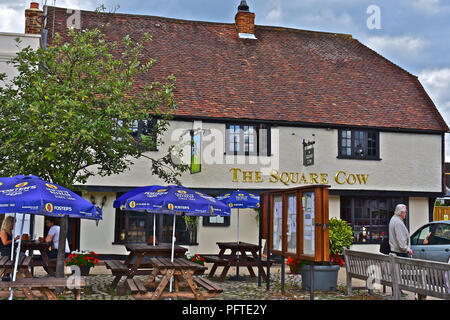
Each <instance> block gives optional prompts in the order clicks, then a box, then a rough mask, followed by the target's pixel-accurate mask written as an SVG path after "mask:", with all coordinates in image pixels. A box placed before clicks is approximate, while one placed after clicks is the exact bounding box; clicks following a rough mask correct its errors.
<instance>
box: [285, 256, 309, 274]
mask: <svg viewBox="0 0 450 320" xmlns="http://www.w3.org/2000/svg"><path fill="white" fill-rule="evenodd" d="M307 264H309V261H307V260H303V259H298V258H293V257H289V258H288V260H287V262H286V265H287V266H289V269H290V270H291V273H292V274H299V273H300V270H301V268H302V267H303V266H305V265H307Z"/></svg>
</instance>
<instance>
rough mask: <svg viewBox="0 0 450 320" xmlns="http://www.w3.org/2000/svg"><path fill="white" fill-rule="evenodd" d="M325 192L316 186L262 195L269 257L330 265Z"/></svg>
mask: <svg viewBox="0 0 450 320" xmlns="http://www.w3.org/2000/svg"><path fill="white" fill-rule="evenodd" d="M328 188H329V186H326V185H315V186H304V187H298V188H293V189H284V190H276V191H269V192H264V193H262V195H261V205H262V208H261V209H262V213H263V216H262V219H263V226H262V230H263V232H262V234H263V238H266V239H268V240H269V243H270V251H271V252H272V253H274V254H277V255H282V256H284V257H296V258H301V259H305V260H309V261H314V262H323V261H329V252H328V251H329V231H328V224H329V213H328Z"/></svg>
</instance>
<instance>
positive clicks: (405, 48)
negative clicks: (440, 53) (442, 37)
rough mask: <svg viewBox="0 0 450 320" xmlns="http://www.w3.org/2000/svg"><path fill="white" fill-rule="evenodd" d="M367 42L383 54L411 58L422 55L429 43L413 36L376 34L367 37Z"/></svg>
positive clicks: (370, 46)
mask: <svg viewBox="0 0 450 320" xmlns="http://www.w3.org/2000/svg"><path fill="white" fill-rule="evenodd" d="M365 44H366V45H367V46H368V47H369V48H371V49H372V50H374V51H376V52H378V53H380V54H382V55H386V56H394V57H397V58H402V59H406V60H411V59H415V58H418V57H420V54H421V53H422V52H423V50H424V49H425V47H426V46H427V44H428V43H427V41H425V40H423V39H422V38H419V37H412V36H399V37H391V36H374V37H369V38H367V39H366V41H365Z"/></svg>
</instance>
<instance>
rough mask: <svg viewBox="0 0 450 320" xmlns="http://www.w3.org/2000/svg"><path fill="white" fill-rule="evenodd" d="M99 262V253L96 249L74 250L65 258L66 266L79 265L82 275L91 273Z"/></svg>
mask: <svg viewBox="0 0 450 320" xmlns="http://www.w3.org/2000/svg"><path fill="white" fill-rule="evenodd" d="M97 263H98V254H97V253H95V252H94V251H81V252H79V251H73V252H72V253H71V254H69V256H68V258H67V259H66V260H65V264H66V266H78V267H79V268H80V270H81V275H82V276H87V275H89V271H90V270H91V268H92V267H94V266H95V265H96V264H97Z"/></svg>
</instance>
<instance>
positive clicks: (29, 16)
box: [25, 2, 43, 34]
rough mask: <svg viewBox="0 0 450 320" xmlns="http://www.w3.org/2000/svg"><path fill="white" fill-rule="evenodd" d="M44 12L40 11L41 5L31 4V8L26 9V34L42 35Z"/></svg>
mask: <svg viewBox="0 0 450 320" xmlns="http://www.w3.org/2000/svg"><path fill="white" fill-rule="evenodd" d="M42 15H43V11H42V10H40V9H39V3H37V2H31V3H30V8H29V9H25V33H28V34H41V29H42Z"/></svg>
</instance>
